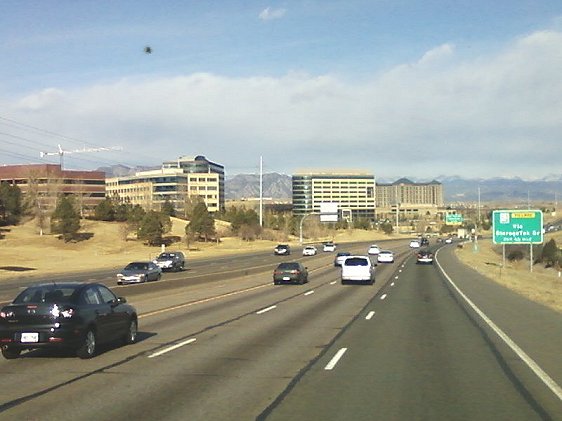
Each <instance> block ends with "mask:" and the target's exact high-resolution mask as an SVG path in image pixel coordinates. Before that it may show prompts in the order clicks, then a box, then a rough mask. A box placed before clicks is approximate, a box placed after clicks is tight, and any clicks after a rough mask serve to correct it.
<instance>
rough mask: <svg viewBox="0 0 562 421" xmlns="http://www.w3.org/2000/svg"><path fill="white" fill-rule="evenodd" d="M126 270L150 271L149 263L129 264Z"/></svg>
mask: <svg viewBox="0 0 562 421" xmlns="http://www.w3.org/2000/svg"><path fill="white" fill-rule="evenodd" d="M125 270H148V263H140V262H133V263H129V264H128V265H127V266H125Z"/></svg>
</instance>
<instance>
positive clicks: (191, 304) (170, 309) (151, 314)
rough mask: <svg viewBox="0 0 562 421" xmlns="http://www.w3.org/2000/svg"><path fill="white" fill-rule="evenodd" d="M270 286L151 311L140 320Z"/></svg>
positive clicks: (267, 285) (140, 316)
mask: <svg viewBox="0 0 562 421" xmlns="http://www.w3.org/2000/svg"><path fill="white" fill-rule="evenodd" d="M269 286H271V284H265V285H258V286H257V287H251V288H247V289H243V290H241V291H234V292H229V293H226V294H222V295H217V296H216V297H210V298H204V299H202V300H198V301H193V302H191V303H185V304H180V305H177V306H174V307H169V308H164V309H162V310H155V311H151V312H148V313H144V314H141V315H139V319H142V318H144V317H150V316H155V315H157V314H162V313H167V312H169V311H173V310H179V309H180V308H185V307H191V306H194V305H197V304H203V303H208V302H211V301H216V300H221V299H223V298H227V297H232V296H234V295H238V294H244V293H246V292H249V291H254V290H256V289H260V288H266V287H269Z"/></svg>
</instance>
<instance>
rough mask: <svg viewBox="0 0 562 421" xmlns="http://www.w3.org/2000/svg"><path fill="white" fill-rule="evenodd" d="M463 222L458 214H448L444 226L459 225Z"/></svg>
mask: <svg viewBox="0 0 562 421" xmlns="http://www.w3.org/2000/svg"><path fill="white" fill-rule="evenodd" d="M463 221H464V218H463V216H462V215H461V214H460V213H448V214H446V215H445V224H447V225H461V224H462V223H463Z"/></svg>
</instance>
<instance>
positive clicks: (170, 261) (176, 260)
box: [152, 251, 185, 272]
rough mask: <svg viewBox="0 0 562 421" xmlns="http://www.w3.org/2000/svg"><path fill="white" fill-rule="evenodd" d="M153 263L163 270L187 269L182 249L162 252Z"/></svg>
mask: <svg viewBox="0 0 562 421" xmlns="http://www.w3.org/2000/svg"><path fill="white" fill-rule="evenodd" d="M152 263H154V264H155V265H156V266H158V267H159V268H160V269H162V270H163V271H164V270H173V271H174V272H175V271H180V270H184V269H185V255H184V254H183V253H182V252H181V251H167V252H164V253H160V254H159V255H158V257H157V258H156V259H154V260H153V261H152Z"/></svg>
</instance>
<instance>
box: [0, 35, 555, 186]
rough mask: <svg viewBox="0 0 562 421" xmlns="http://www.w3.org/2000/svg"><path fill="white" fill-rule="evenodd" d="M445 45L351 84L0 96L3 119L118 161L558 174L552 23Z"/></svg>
mask: <svg viewBox="0 0 562 421" xmlns="http://www.w3.org/2000/svg"><path fill="white" fill-rule="evenodd" d="M453 51H454V49H453V47H452V46H450V45H449V44H444V45H442V46H439V47H437V48H435V49H432V50H430V51H428V52H427V53H426V54H425V55H423V57H422V59H421V60H419V61H418V62H416V63H415V64H414V65H404V66H399V67H397V68H395V69H392V70H390V71H388V72H387V73H385V74H383V75H378V76H377V77H374V78H373V79H372V80H370V81H367V82H361V83H357V84H352V83H349V82H345V81H343V80H340V79H338V78H336V77H334V76H328V75H321V76H315V75H309V74H303V73H291V74H287V75H285V76H284V77H259V76H256V77H246V78H228V77H223V76H220V75H216V74H209V73H198V74H191V75H185V76H176V77H161V78H157V79H142V80H141V79H123V80H121V81H118V82H115V83H105V84H99V85H96V86H91V87H85V88H81V89H75V90H61V89H50V90H45V91H41V92H37V93H35V94H33V95H28V96H26V97H25V98H22V99H20V100H19V101H15V102H12V103H11V104H10V103H6V100H2V102H3V103H4V104H3V105H4V109H7V110H9V111H8V117H10V118H13V119H14V120H17V121H23V122H28V123H29V124H32V125H34V126H38V127H43V128H46V129H49V130H52V131H55V132H58V133H63V134H66V135H68V136H72V137H77V138H83V139H86V140H89V141H91V142H94V143H96V144H99V145H121V146H123V147H124V149H125V151H124V152H123V153H122V154H121V155H119V156H121V157H122V160H123V162H126V163H130V164H135V163H138V162H135V158H134V153H141V154H143V155H144V156H150V157H151V159H152V161H151V162H143V163H151V164H156V165H157V164H159V163H160V162H161V161H163V160H167V159H172V158H174V157H176V156H180V155H194V154H203V155H206V156H207V157H208V158H209V159H211V160H215V161H217V162H221V163H223V164H225V165H226V167H227V171H228V172H229V173H230V174H233V173H237V172H245V171H248V167H253V166H255V162H257V159H258V157H259V156H260V155H262V156H264V160H265V162H266V166H267V167H268V168H269V169H270V170H272V171H281V172H291V171H292V170H294V169H296V168H301V167H330V166H334V167H338V168H341V167H351V168H355V167H357V168H362V169H370V170H372V171H373V172H375V174H376V175H377V176H379V177H382V178H387V177H390V176H400V175H410V176H412V175H413V176H420V177H428V178H432V177H435V176H437V175H440V174H449V175H453V174H459V175H466V176H468V175H474V176H512V175H519V176H522V177H533V176H535V177H540V176H543V175H546V174H549V173H560V160H559V158H557V156H559V152H560V146H559V145H560V133H562V119H561V118H560V116H561V115H562V101H560V98H562V80H561V79H560V76H559V75H560V74H562V57H561V55H560V54H559V52H560V51H562V33H559V32H537V33H534V34H530V35H528V36H526V37H522V38H521V39H518V40H516V41H515V42H514V43H513V44H512V45H510V46H508V47H506V48H505V49H504V51H501V52H499V53H497V54H496V55H495V56H486V57H480V58H477V59H474V60H471V61H468V60H464V61H463V60H461V59H459V58H456V57H455V54H453ZM443 58H446V60H445V62H446V64H445V65H441V66H440V63H441V62H442V59H443ZM54 144H56V142H54ZM555 152H556V153H555Z"/></svg>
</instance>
